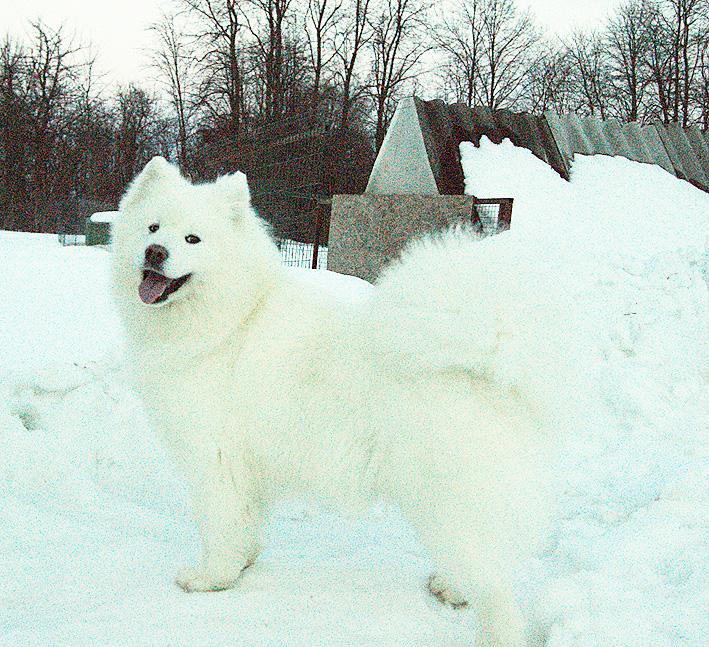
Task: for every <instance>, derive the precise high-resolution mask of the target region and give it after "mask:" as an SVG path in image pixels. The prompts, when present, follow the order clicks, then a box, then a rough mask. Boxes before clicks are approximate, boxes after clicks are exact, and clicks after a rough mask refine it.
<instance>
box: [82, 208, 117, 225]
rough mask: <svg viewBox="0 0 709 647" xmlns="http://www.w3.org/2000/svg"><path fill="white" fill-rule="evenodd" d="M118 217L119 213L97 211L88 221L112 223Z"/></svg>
mask: <svg viewBox="0 0 709 647" xmlns="http://www.w3.org/2000/svg"><path fill="white" fill-rule="evenodd" d="M119 215H120V212H119V211H97V212H96V213H93V214H91V217H90V218H89V220H91V222H107V223H112V222H113V221H114V220H115V219H116V218H117V217H118V216H119Z"/></svg>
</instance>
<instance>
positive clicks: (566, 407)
mask: <svg viewBox="0 0 709 647" xmlns="http://www.w3.org/2000/svg"><path fill="white" fill-rule="evenodd" d="M549 265H550V263H549V259H546V260H543V259H541V258H539V256H538V255H535V254H534V253H532V252H531V251H529V250H527V249H525V247H524V245H523V244H522V242H521V241H518V240H516V239H514V238H512V237H511V236H510V233H509V232H508V233H504V234H500V235H499V236H494V237H489V238H481V237H480V235H478V234H476V233H474V232H471V231H469V230H466V229H463V228H455V229H452V230H449V231H447V232H444V233H443V234H440V235H437V236H434V237H427V238H424V239H421V240H419V241H417V242H415V243H414V244H412V245H410V246H409V247H408V248H407V249H405V251H404V252H403V253H402V255H401V257H400V258H399V259H398V260H397V261H396V262H394V263H393V264H392V265H391V266H389V267H388V268H387V269H386V270H385V271H384V273H383V274H382V276H381V277H380V278H379V280H378V281H377V288H378V289H377V290H376V291H375V296H374V299H373V301H372V305H371V307H372V312H371V313H370V316H371V317H372V321H373V322H374V324H373V328H374V330H373V332H372V334H373V336H374V343H377V342H380V343H381V346H380V347H381V348H382V349H384V348H393V355H392V356H390V359H391V360H392V361H393V362H397V363H399V365H403V366H404V367H405V368H406V370H407V371H414V372H417V371H418V372H428V371H431V370H434V371H451V370H453V371H455V370H462V371H464V372H466V373H468V374H469V375H471V376H473V377H475V378H479V379H484V380H487V381H489V382H491V383H493V384H494V385H495V386H497V387H499V388H501V389H504V390H509V391H514V392H515V393H517V394H519V396H520V397H523V398H524V399H525V400H527V401H528V402H529V403H530V404H531V405H532V406H533V407H534V408H535V409H537V410H539V411H540V412H541V413H544V414H545V417H549V416H550V417H552V418H554V419H555V420H556V421H558V422H559V423H561V424H563V425H565V424H566V422H567V419H568V417H569V416H573V417H576V416H577V415H579V413H580V407H581V405H580V403H581V401H582V397H581V396H582V395H583V393H584V389H585V387H584V380H585V376H584V375H583V367H582V365H581V364H579V360H578V357H579V356H583V353H581V354H580V355H579V354H578V353H577V352H576V351H578V350H579V349H580V346H579V344H580V343H581V344H582V342H583V340H579V339H576V337H577V336H576V332H577V331H576V330H574V329H573V325H572V323H571V322H572V318H571V317H570V316H569V314H570V312H571V310H572V309H573V304H570V303H569V298H570V295H571V293H572V290H570V289H568V285H570V283H569V282H568V281H567V280H566V278H565V277H564V273H563V271H562V270H561V269H559V270H558V271H557V268H553V267H550V266H549Z"/></svg>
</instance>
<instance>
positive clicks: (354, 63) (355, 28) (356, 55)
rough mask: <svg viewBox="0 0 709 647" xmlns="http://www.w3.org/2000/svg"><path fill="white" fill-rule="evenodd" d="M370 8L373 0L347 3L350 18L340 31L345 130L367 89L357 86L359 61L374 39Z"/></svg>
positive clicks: (338, 47)
mask: <svg viewBox="0 0 709 647" xmlns="http://www.w3.org/2000/svg"><path fill="white" fill-rule="evenodd" d="M370 9H371V7H370V0H350V4H348V5H345V9H344V15H346V16H349V17H350V18H349V20H348V21H347V22H345V23H343V24H342V25H341V30H340V31H339V33H338V34H337V35H336V41H335V52H336V56H337V58H338V60H339V70H338V71H337V72H336V76H339V80H340V93H341V97H342V98H341V102H342V109H341V111H340V130H342V131H345V130H347V128H349V126H350V121H351V116H352V110H353V108H354V106H355V104H356V103H357V100H358V99H359V98H360V96H361V94H362V91H363V88H361V87H360V88H356V87H355V86H356V83H357V69H358V65H359V63H360V61H361V58H362V55H363V52H364V49H365V47H366V46H367V45H368V44H369V42H370V39H371V29H370V23H369V14H370Z"/></svg>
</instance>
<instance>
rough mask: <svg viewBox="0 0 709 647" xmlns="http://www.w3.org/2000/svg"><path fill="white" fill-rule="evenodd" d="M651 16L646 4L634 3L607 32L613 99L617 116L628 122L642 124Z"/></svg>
mask: <svg viewBox="0 0 709 647" xmlns="http://www.w3.org/2000/svg"><path fill="white" fill-rule="evenodd" d="M647 12H648V8H647V3H646V2H645V0H631V1H630V2H628V3H627V4H625V5H623V6H622V7H620V9H619V10H618V11H617V12H616V14H615V16H614V17H613V18H611V20H610V21H609V23H608V25H607V28H606V42H607V51H608V65H609V76H610V81H611V83H612V85H613V92H612V95H613V98H614V104H615V105H616V113H617V116H618V117H619V118H621V119H623V120H625V121H637V120H638V118H639V116H640V112H641V108H642V105H643V97H644V94H645V91H646V89H647V86H648V83H649V80H650V79H649V77H650V73H649V70H648V69H647V65H646V61H647V56H648V38H649V33H648V31H647V28H646V24H647V17H646V14H647Z"/></svg>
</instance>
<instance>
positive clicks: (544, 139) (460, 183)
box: [415, 98, 568, 194]
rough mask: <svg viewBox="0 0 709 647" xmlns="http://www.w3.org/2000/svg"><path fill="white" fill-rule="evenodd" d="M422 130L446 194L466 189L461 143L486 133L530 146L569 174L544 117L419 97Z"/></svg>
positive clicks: (475, 141) (496, 140)
mask: <svg viewBox="0 0 709 647" xmlns="http://www.w3.org/2000/svg"><path fill="white" fill-rule="evenodd" d="M415 101H416V109H417V112H418V115H419V122H420V124H421V131H422V133H423V139H424V143H425V145H426V150H427V152H428V157H429V161H430V163H431V169H432V170H433V174H434V176H435V178H436V183H437V185H438V190H439V192H440V193H442V194H461V193H463V192H464V188H465V187H464V178H463V168H462V166H461V164H460V149H459V146H460V143H461V142H472V143H473V144H475V145H476V146H479V145H480V138H481V137H482V136H483V135H484V136H485V137H487V138H488V139H490V140H491V141H492V142H494V143H496V144H499V143H500V142H501V141H502V140H503V139H509V140H510V141H511V142H512V143H513V144H514V145H515V146H520V147H523V148H527V149H529V150H530V151H532V153H534V154H535V155H536V156H537V157H539V159H541V160H543V161H544V162H546V163H547V164H550V165H551V166H552V167H554V169H556V171H557V172H558V173H560V174H561V175H562V176H563V177H565V178H568V167H567V165H566V164H565V163H564V160H563V159H562V157H561V155H560V154H559V150H558V148H557V146H556V143H555V142H554V137H553V135H552V133H551V130H550V129H549V125H548V124H547V123H546V120H545V119H544V118H543V117H536V116H534V115H529V114H527V113H512V112H509V111H508V110H495V111H492V110H490V109H488V108H484V107H475V108H469V107H468V106H466V105H464V104H454V105H449V104H446V103H444V102H443V101H440V100H435V101H422V100H421V99H418V98H417V99H415Z"/></svg>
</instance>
